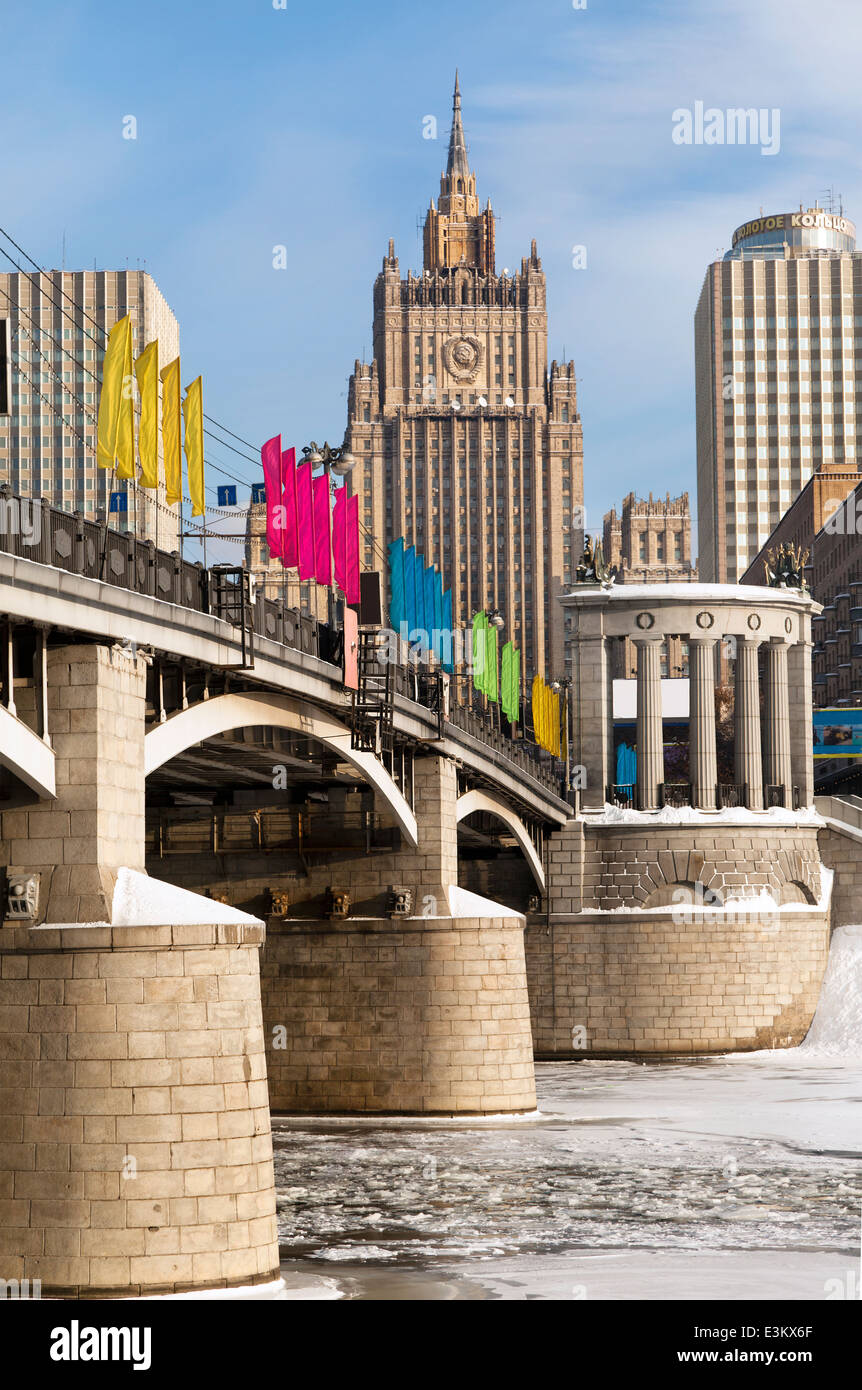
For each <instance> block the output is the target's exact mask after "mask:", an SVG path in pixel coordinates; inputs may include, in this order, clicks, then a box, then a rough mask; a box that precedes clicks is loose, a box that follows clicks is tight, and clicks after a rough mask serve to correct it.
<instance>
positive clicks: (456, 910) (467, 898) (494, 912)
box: [449, 883, 524, 917]
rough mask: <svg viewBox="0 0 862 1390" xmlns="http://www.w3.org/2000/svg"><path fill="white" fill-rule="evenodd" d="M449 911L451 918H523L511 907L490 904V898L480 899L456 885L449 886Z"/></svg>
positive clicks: (475, 894)
mask: <svg viewBox="0 0 862 1390" xmlns="http://www.w3.org/2000/svg"><path fill="white" fill-rule="evenodd" d="M449 911H450V912H451V914H452V916H453V917H523V915H524V914H523V913H522V912H516V911H515V909H514V908H512V907H504V906H503V904H502V903H495V902H492V901H491V899H490V898H480V897H479V894H478V893H470V892H468V890H467V889H466V888H460V887H459V886H458V884H457V883H450V884H449Z"/></svg>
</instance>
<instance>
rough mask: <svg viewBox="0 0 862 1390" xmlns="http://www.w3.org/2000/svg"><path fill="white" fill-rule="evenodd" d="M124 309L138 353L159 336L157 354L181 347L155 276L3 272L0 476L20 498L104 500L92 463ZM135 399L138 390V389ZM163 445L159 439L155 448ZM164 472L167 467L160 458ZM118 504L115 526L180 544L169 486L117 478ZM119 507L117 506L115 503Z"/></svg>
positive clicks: (92, 510) (94, 511)
mask: <svg viewBox="0 0 862 1390" xmlns="http://www.w3.org/2000/svg"><path fill="white" fill-rule="evenodd" d="M126 314H129V315H130V316H131V320H132V343H133V351H134V353H135V355H136V356H137V354H138V353H140V352H141V351H142V350H143V349H144V347H146V345H147V344H148V343H150V342H152V341H153V339H155V338H158V340H159V360H160V362H161V363H162V365H164V363H166V362H169V361H171V360H172V359H173V358H174V357H176V355H177V353H178V352H179V346H180V335H179V325H178V323H177V320H176V318H175V317H174V315H173V313H172V312H171V309H170V308H169V306H168V304H167V302H166V300H165V298H164V296H163V295H162V293H161V290H160V289H159V287H158V285H157V284H156V282H155V281H154V280H153V278H152V276H150V275H148V274H146V272H145V271H141V270H81V271H65V270H51V271H43V272H34V273H33V274H32V275H29V274H24V273H23V272H18V271H14V272H11V273H0V320H2V319H4V318H7V319H8V320H9V326H10V337H11V386H12V390H11V397H12V399H11V402H10V405H11V410H10V414H9V415H8V416H2V415H0V481H4V482H7V483H9V484H10V486H11V488H12V491H13V492H16V493H19V494H20V495H21V496H23V497H34V498H36V497H44V498H45V499H46V500H47V501H49V502H51V503H53V504H54V506H57V507H63V508H64V509H65V510H66V511H79V512H82V513H83V515H84V516H85V517H88V518H93V517H95V516H97V515H104V514H105V513H106V512H107V510H108V507H109V505H110V499H109V489H110V486H111V472H110V471H109V470H108V469H104V468H99V467H97V464H96V418H97V411H98V403H99V385H100V382H101V376H102V360H103V357H104V347H105V343H106V337H105V336H103V333H102V332H100V331H99V330H100V329H101V330H104V333H105V334H107V333H109V332H110V330H111V328H112V327H113V325H114V324H115V323H116V322H117V320H118V319H121V318H123V317H124V316H125V315H126ZM135 399H136V400H137V392H135ZM159 447H160V449H161V444H160V446H159ZM159 473H160V477H164V467H163V465H162V463H161V461H160V467H159ZM113 486H114V491H115V492H117V493H120V494H122V495H124V496H125V504H124V507H125V509H124V510H115V511H114V512H113V513H112V514H111V524H112V525H114V526H116V527H117V528H118V529H128V530H130V531H133V532H134V533H135V534H136V535H138V536H141V537H143V538H145V539H151V540H154V541H156V542H157V543H158V545H159V546H161V547H162V548H163V549H167V550H173V549H175V548H176V546H177V544H178V540H177V535H178V525H177V509H176V507H172V508H169V507H167V505H166V502H165V490H164V485H162V486H161V487H160V488H159V490H158V502H159V505H158V506H157V505H156V503H155V496H156V494H155V493H154V492H148V491H146V490H144V489H143V488H139V487H137V486H135V485H133V484H129V483H123V482H116V481H115V482H114V485H113ZM119 505H120V504H115V506H119Z"/></svg>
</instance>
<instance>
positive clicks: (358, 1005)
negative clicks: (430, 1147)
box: [261, 755, 536, 1114]
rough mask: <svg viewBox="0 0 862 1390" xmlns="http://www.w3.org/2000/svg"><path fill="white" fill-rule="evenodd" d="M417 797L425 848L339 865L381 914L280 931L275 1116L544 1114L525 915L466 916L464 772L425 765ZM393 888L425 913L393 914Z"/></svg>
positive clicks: (273, 926)
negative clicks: (461, 842)
mask: <svg viewBox="0 0 862 1390" xmlns="http://www.w3.org/2000/svg"><path fill="white" fill-rule="evenodd" d="M414 786H415V795H414V810H415V814H416V819H417V825H418V828H419V847H418V848H417V849H411V848H409V847H407V848H404V849H402V850H401V851H399V852H398V853H397V854H392V855H385V856H382V857H380V858H375V859H373V860H367V859H359V860H357V861H352V862H350V863H349V864H347V865H346V866H345V865H342V866H340V868H341V869H342V870H343V872H342V873H341V877H340V879H339V886H344V887H347V888H349V889H350V890H351V892H352V894H353V895H354V896H355V897H356V898H358V899H360V900H361V901H362V902H363V903H368V904H370V905H371V906H370V913H371V914H373V915H368V916H361V917H360V916H356V917H351V918H348V919H346V920H326V919H317V920H310V919H308V918H306V919H301V918H284V919H282V920H276V919H273V920H271V921H270V922H269V924H268V927H267V943H266V946H265V949H264V954H263V960H262V965H261V987H262V993H263V1018H264V1035H265V1039H266V1047H267V1073H268V1076H269V1086H270V1103H271V1106H272V1109H273V1110H275V1111H287V1112H304V1113H308V1112H330V1113H331V1112H340V1113H367V1112H374V1113H378V1114H381V1113H383V1114H486V1113H497V1112H521V1111H526V1110H533V1109H535V1105H536V1092H535V1083H534V1073H533V1054H532V1042H531V1037H530V1014H529V1001H528V998H527V983H526V967H525V961H524V918H523V917H522V916H521V915H520V914H519V913H514V912H508V911H507V910H505V909H499V913H493V912H492V911H491V909H490V906H489V909H488V915H485V914H482V915H480V916H477V915H473V910H472V909H471V908H470V907H469V906H467V907H466V908H465V911H466V912H468V913H470V915H467V916H465V915H464V914H463V912H461V911H459V906H458V899H457V895H456V896H453V895H452V892H451V890H452V888H453V887H456V886H457V881H458V842H457V820H456V803H457V774H456V768H455V764H454V763H453V762H452V761H451V760H449V759H446V758H438V757H436V756H434V755H431V756H428V757H425V758H422V759H419V760H417V763H416V770H415V782H414ZM390 885H398V886H403V887H407V888H409V889H410V890H411V891H412V892H413V894H414V906H415V909H416V910H417V915H415V916H414V915H411V916H409V917H399V918H397V919H389V918H386V917H384V916H383V915H382V911H383V910H382V909H381V908H380V907H379V904H380V903H381V902H383V903H385V897H386V892H387V888H388V886H390ZM477 901H479V902H481V900H477ZM360 910H361V909H360ZM366 910H369V909H368V908H366Z"/></svg>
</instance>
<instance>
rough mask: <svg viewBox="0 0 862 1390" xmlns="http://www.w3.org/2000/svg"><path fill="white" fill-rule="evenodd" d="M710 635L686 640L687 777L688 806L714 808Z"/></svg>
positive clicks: (712, 642) (712, 643)
mask: <svg viewBox="0 0 862 1390" xmlns="http://www.w3.org/2000/svg"><path fill="white" fill-rule="evenodd" d="M715 642H716V639H715V638H714V637H690V638H689V642H688V670H689V675H688V710H689V713H688V730H689V738H688V763H689V767H688V776H689V781H690V782H691V792H692V805H693V806H696V807H697V809H698V810H700V811H714V810H715V787H716V782H717V781H718V765H717V761H716V753H715Z"/></svg>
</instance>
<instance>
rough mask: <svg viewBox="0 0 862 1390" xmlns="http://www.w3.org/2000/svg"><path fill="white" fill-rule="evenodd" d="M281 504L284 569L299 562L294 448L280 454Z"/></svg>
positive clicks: (293, 566)
mask: <svg viewBox="0 0 862 1390" xmlns="http://www.w3.org/2000/svg"><path fill="white" fill-rule="evenodd" d="M281 482H282V499H281V500H282V506H283V507H284V530H283V532H282V536H283V550H282V562H283V564H284V566H285V568H286V569H296V567H297V565H298V564H299V533H298V528H297V520H296V450H295V449H285V450H284V452H283V454H282V456H281Z"/></svg>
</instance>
